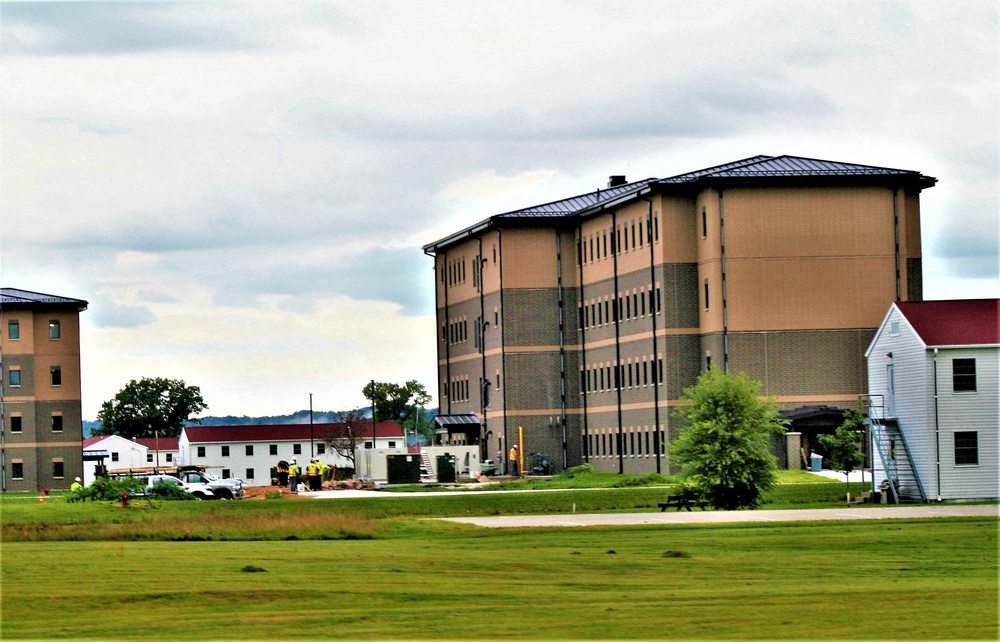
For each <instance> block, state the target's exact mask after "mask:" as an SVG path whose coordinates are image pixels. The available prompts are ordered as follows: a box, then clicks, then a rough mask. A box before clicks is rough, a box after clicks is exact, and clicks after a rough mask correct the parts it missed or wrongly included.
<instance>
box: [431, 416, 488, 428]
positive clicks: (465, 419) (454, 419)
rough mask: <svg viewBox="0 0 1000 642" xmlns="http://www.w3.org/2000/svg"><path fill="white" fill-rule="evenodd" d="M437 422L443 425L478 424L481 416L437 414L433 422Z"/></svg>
mask: <svg viewBox="0 0 1000 642" xmlns="http://www.w3.org/2000/svg"><path fill="white" fill-rule="evenodd" d="M434 422H437V423H439V424H441V425H442V426H452V425H455V424H476V425H478V424H479V423H480V421H479V417H477V416H475V415H473V414H468V415H436V416H435V417H434V419H433V421H432V422H431V423H434Z"/></svg>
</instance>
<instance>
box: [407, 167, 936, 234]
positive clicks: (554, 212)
mask: <svg viewBox="0 0 1000 642" xmlns="http://www.w3.org/2000/svg"><path fill="white" fill-rule="evenodd" d="M804 182H805V183H807V184H812V183H815V184H817V185H827V184H831V183H834V184H843V183H845V182H847V183H854V182H859V183H862V184H873V183H874V184H882V183H883V182H886V183H889V184H891V185H895V186H899V185H902V186H907V187H912V188H917V189H923V188H926V187H933V186H934V184H935V183H937V179H936V178H934V177H932V176H925V175H923V174H921V173H920V172H915V171H912V170H906V169H893V168H891V167H878V166H875V165H858V164H856V163H842V162H839V161H828V160H821V159H817V158H806V157H802V156H765V155H759V156H751V157H749V158H744V159H741V160H738V161H732V162H729V163H724V164H722V165H715V166H713V167H706V168H704V169H699V170H695V171H693V172H686V173H684V174H678V175H676V176H671V177H669V178H662V179H658V178H647V179H644V180H641V181H635V182H632V183H626V184H624V185H617V186H615V187H609V188H607V189H600V190H596V191H594V192H588V193H586V194H580V195H578V196H572V197H570V198H565V199H562V200H559V201H553V202H551V203H543V204H541V205H534V206H532V207H526V208H524V209H519V210H513V211H511V212H504V213H502V214H495V215H493V216H491V217H489V218H488V219H485V220H483V221H480V222H479V223H476V224H475V225H470V226H469V227H467V228H465V229H463V230H460V231H458V232H456V233H454V234H451V235H450V236H446V237H445V238H443V239H440V240H438V241H435V242H434V243H428V244H427V245H425V246H424V248H423V249H424V252H425V253H426V254H433V253H435V252H437V251H438V249H440V248H443V247H447V246H448V245H452V244H453V243H456V242H458V241H461V240H463V239H466V238H471V237H474V236H476V235H478V234H480V233H482V232H484V231H486V230H488V229H490V228H493V227H496V226H497V224H498V223H500V222H502V221H504V220H516V219H540V218H569V217H573V216H581V217H586V216H589V215H593V214H596V213H599V212H602V211H607V210H610V209H613V208H615V207H619V206H621V205H625V204H627V203H630V202H632V201H634V200H636V199H638V198H640V197H642V196H645V195H648V194H651V193H654V192H656V191H668V190H677V189H680V190H682V193H687V192H688V191H689V190H691V189H694V190H697V189H702V188H705V187H709V186H719V185H720V184H721V185H723V186H724V185H732V184H735V185H746V184H750V185H773V184H787V183H792V184H797V185H801V184H802V183H804Z"/></svg>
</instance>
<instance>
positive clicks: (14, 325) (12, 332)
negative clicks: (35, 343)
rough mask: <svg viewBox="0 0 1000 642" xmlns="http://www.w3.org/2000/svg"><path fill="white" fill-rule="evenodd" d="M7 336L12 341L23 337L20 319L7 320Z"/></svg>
mask: <svg viewBox="0 0 1000 642" xmlns="http://www.w3.org/2000/svg"><path fill="white" fill-rule="evenodd" d="M7 338H8V339H10V340H12V341H17V340H18V339H20V338H21V322H20V321H8V322H7Z"/></svg>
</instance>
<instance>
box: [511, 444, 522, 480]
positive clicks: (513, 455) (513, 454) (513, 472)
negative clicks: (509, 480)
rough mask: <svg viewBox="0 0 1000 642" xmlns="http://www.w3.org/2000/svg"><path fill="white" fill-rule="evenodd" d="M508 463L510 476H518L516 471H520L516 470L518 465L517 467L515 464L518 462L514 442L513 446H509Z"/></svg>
mask: <svg viewBox="0 0 1000 642" xmlns="http://www.w3.org/2000/svg"><path fill="white" fill-rule="evenodd" d="M508 463H509V464H510V476H511V477H519V475H518V473H519V472H520V471H519V470H518V467H517V464H518V460H517V444H514V445H513V446H511V447H510V461H509V462H508Z"/></svg>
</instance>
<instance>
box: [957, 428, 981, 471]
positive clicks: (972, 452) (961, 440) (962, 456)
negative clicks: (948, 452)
mask: <svg viewBox="0 0 1000 642" xmlns="http://www.w3.org/2000/svg"><path fill="white" fill-rule="evenodd" d="M955 465H956V466H978V465H979V433H977V432H976V431H974V430H971V431H968V432H956V433H955Z"/></svg>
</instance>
